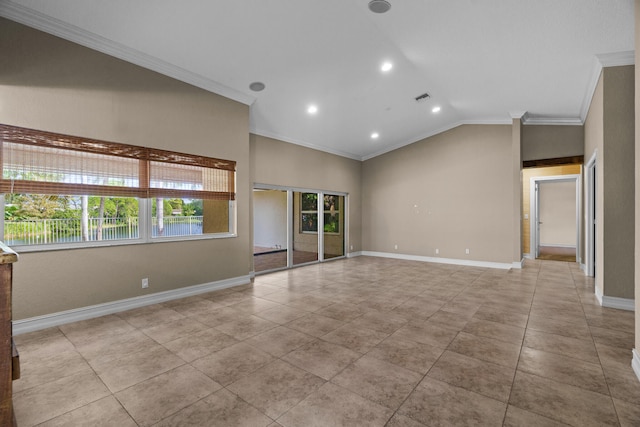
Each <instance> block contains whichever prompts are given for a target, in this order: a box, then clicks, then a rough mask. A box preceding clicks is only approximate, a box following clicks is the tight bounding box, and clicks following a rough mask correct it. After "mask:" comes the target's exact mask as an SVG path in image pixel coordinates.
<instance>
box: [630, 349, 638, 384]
mask: <svg viewBox="0 0 640 427" xmlns="http://www.w3.org/2000/svg"><path fill="white" fill-rule="evenodd" d="M631 353H632V354H633V359H631V367H632V368H633V371H634V372H635V373H636V377H638V380H640V352H638V349H637V348H634V349H633V350H632V351H631Z"/></svg>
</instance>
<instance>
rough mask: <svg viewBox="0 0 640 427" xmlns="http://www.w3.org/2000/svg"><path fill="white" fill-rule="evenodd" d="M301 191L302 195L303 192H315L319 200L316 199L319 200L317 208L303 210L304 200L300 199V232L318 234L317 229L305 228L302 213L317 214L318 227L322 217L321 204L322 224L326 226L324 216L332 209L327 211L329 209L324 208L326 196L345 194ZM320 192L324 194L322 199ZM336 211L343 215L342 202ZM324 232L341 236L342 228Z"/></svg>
mask: <svg viewBox="0 0 640 427" xmlns="http://www.w3.org/2000/svg"><path fill="white" fill-rule="evenodd" d="M300 193H301V195H302V194H315V195H316V196H318V200H317V201H316V202H317V204H316V210H302V200H300V233H302V234H318V230H317V229H316V230H315V231H313V230H304V227H303V221H302V215H303V214H307V215H316V227H318V226H319V217H320V213H321V211H320V205H322V217H323V221H322V225H323V227H324V224H325V221H324V216H325V215H326V214H327V213H330V211H327V210H325V209H324V198H325V197H326V196H338V197H343V196H342V195H340V194H333V193H314V192H312V191H305V192H300ZM320 194H322V200H320ZM301 197H302V196H301ZM343 203H344V202H343ZM334 212H335V213H337V214H338V217H339V216H340V215H342V206H340V204H338V209H337V210H335V211H334ZM323 233H324V234H329V235H332V236H339V235H340V230H338V231H337V232H335V231H326V230H323Z"/></svg>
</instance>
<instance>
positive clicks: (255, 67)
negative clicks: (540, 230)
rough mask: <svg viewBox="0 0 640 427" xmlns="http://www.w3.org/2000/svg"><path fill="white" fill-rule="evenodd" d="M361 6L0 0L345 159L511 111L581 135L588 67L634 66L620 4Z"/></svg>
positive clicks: (629, 15) (488, 1)
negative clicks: (387, 67)
mask: <svg viewBox="0 0 640 427" xmlns="http://www.w3.org/2000/svg"><path fill="white" fill-rule="evenodd" d="M368 1H369V0H324V1H318V0H227V1H221V0H182V1H175V0H110V1H104V0H56V1H47V0H15V1H7V0H0V15H2V16H5V17H8V18H10V19H13V20H15V21H18V22H22V23H25V24H27V25H29V26H32V27H34V28H38V29H41V30H44V31H47V32H49V33H52V34H55V35H57V36H60V37H63V38H66V39H69V40H72V41H74V42H77V43H79V44H82V45H85V46H88V47H91V48H94V49H96V50H99V51H102V52H105V53H108V54H110V55H113V56H115V57H119V58H121V59H125V60H127V61H130V62H133V63H136V64H138V65H142V66H145V67H147V68H150V69H153V70H156V71H159V72H161V73H164V74H166V75H169V76H172V77H175V78H178V79H180V80H183V81H186V82H188V83H191V84H194V85H196V86H199V87H202V88H204V89H207V90H210V91H212V92H216V93H219V94H221V95H224V96H227V97H229V98H232V99H235V100H237V101H240V102H243V103H246V104H249V105H251V131H252V132H254V133H257V134H260V135H265V136H271V137H275V138H279V139H281V140H284V141H288V142H292V143H296V144H300V145H305V146H309V147H313V148H317V149H321V150H324V151H328V152H331V153H335V154H340V155H343V156H346V157H350V158H355V159H367V158H370V157H373V156H375V155H378V154H381V153H384V152H387V151H390V150H392V149H394V148H397V147H400V146H403V145H406V144H409V143H412V142H415V141H418V140H420V139H422V138H424V137H426V136H430V135H434V134H436V133H439V132H442V131H444V130H446V129H450V128H452V127H454V126H457V125H459V124H461V123H511V117H512V116H518V115H519V114H522V113H524V112H527V115H526V116H525V117H526V119H527V121H528V122H529V123H572V124H581V123H582V122H583V120H584V118H585V115H586V112H587V108H588V106H589V102H590V100H591V96H592V94H593V90H594V87H595V83H596V81H597V77H598V74H599V71H600V68H601V66H602V65H626V64H631V63H633V49H634V19H633V4H634V2H633V0H606V1H604V0H389V1H390V3H391V4H392V7H391V10H390V11H389V12H387V13H386V14H374V13H372V12H370V11H369V9H368V7H367V4H368ZM384 61H391V62H392V63H393V69H392V70H391V71H390V72H388V73H383V72H381V71H380V66H381V64H382V63H383V62H384ZM254 81H261V82H264V83H265V84H266V89H265V90H264V91H262V92H252V91H251V90H250V89H249V84H250V83H252V82H254ZM425 92H428V93H429V94H430V95H431V98H430V99H428V100H427V101H425V102H420V103H418V102H416V101H415V100H414V98H415V97H416V96H418V95H421V94H423V93H425ZM310 104H315V105H317V107H318V112H317V113H316V114H315V115H309V114H308V113H307V111H306V110H307V107H308V105H310ZM436 105H437V106H440V107H441V108H442V109H441V111H440V112H439V113H437V114H434V113H432V112H431V109H432V108H433V107H434V106H436ZM374 131H375V132H378V133H379V134H380V137H379V138H378V139H377V140H372V139H371V138H370V135H371V133H372V132H374Z"/></svg>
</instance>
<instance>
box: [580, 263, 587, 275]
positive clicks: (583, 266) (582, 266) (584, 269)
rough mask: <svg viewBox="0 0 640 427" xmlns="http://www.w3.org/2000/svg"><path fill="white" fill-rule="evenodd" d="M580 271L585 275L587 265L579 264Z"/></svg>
mask: <svg viewBox="0 0 640 427" xmlns="http://www.w3.org/2000/svg"><path fill="white" fill-rule="evenodd" d="M580 270H582V271H584V274H587V264H582V263H580Z"/></svg>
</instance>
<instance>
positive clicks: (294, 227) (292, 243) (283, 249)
mask: <svg viewBox="0 0 640 427" xmlns="http://www.w3.org/2000/svg"><path fill="white" fill-rule="evenodd" d="M346 200H347V198H346V195H345V194H339V193H324V192H321V191H316V190H303V189H291V188H283V187H271V186H267V185H265V186H262V185H260V186H256V188H254V191H253V227H254V232H253V235H254V239H253V240H254V257H253V259H254V271H255V272H256V273H260V272H265V271H273V270H279V269H284V268H291V267H294V266H299V265H304V264H309V263H314V262H322V261H325V260H329V259H335V258H339V257H344V256H345V245H346V235H347V233H346V227H347V224H346V220H345V219H346V217H347V212H346Z"/></svg>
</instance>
